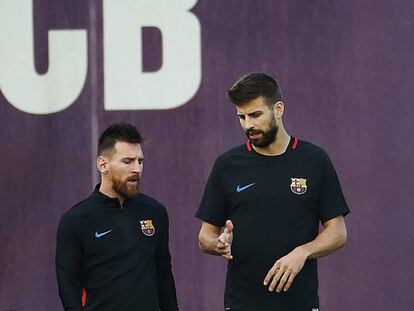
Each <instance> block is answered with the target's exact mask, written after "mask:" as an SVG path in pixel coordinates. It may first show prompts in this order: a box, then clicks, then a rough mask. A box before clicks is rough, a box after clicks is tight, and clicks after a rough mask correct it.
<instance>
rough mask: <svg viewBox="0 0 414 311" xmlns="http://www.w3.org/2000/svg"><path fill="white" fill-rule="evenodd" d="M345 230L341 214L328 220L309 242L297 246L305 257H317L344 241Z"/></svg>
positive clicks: (331, 251)
mask: <svg viewBox="0 0 414 311" xmlns="http://www.w3.org/2000/svg"><path fill="white" fill-rule="evenodd" d="M346 239H347V232H346V227H345V223H344V221H343V218H342V216H341V217H339V218H335V219H333V220H330V221H329V222H327V224H326V225H325V228H324V229H323V230H322V231H321V233H319V235H318V236H317V237H316V238H315V239H314V240H313V241H311V242H309V243H306V244H304V245H301V246H299V247H298V249H300V250H301V251H303V252H304V253H305V256H306V257H307V259H317V258H320V257H323V256H326V255H329V254H331V253H333V252H334V251H336V250H338V249H339V248H341V247H343V246H344V245H345V243H346Z"/></svg>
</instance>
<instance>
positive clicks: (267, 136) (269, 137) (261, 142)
mask: <svg viewBox="0 0 414 311" xmlns="http://www.w3.org/2000/svg"><path fill="white" fill-rule="evenodd" d="M278 130H279V127H278V126H277V124H276V118H275V116H272V120H271V121H270V124H269V129H268V130H267V131H261V130H247V131H245V134H246V136H247V138H248V139H249V141H250V143H251V144H252V145H253V146H255V147H259V148H265V147H267V146H269V145H270V144H271V143H273V142H275V141H276V136H277V131H278ZM250 134H262V138H260V139H251V138H250V137H249V135H250Z"/></svg>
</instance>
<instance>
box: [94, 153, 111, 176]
mask: <svg viewBox="0 0 414 311" xmlns="http://www.w3.org/2000/svg"><path fill="white" fill-rule="evenodd" d="M96 167H97V168H98V171H100V172H101V174H107V173H108V161H107V160H106V159H105V158H104V157H103V156H99V157H98V158H97V159H96Z"/></svg>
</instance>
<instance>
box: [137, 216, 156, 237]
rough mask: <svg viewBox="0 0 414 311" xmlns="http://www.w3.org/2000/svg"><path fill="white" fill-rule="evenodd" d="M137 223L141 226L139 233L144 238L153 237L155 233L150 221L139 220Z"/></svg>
mask: <svg viewBox="0 0 414 311" xmlns="http://www.w3.org/2000/svg"><path fill="white" fill-rule="evenodd" d="M139 223H140V224H141V231H142V233H143V234H145V235H146V236H153V235H154V233H155V227H154V225H153V224H152V220H151V219H148V220H140V221H139Z"/></svg>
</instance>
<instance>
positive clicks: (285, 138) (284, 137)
mask: <svg viewBox="0 0 414 311" xmlns="http://www.w3.org/2000/svg"><path fill="white" fill-rule="evenodd" d="M289 142H290V136H289V134H288V133H287V132H286V131H285V129H284V128H283V127H279V130H278V132H277V135H276V139H275V141H274V142H273V143H271V144H270V145H268V146H266V147H256V146H254V145H252V147H253V149H254V151H256V152H257V153H260V154H262V155H266V156H276V155H281V154H283V153H285V151H286V149H287V147H288V146H289Z"/></svg>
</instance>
